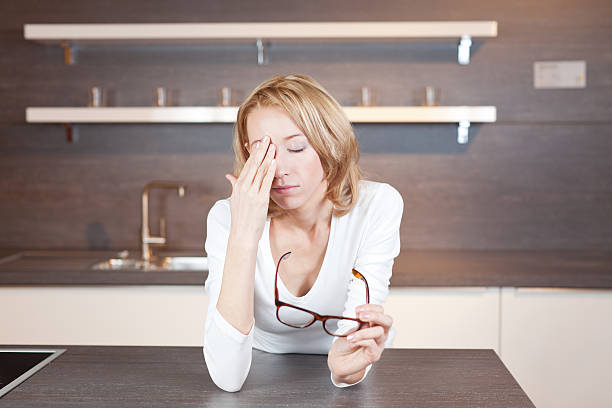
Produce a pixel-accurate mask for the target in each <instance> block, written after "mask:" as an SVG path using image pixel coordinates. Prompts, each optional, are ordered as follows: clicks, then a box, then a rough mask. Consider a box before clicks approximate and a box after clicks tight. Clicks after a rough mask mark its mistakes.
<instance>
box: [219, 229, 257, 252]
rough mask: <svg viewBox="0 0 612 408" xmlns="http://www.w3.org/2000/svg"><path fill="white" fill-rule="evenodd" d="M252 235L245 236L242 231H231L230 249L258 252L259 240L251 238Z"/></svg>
mask: <svg viewBox="0 0 612 408" xmlns="http://www.w3.org/2000/svg"><path fill="white" fill-rule="evenodd" d="M250 235H251V234H244V233H242V232H240V231H234V230H230V234H229V238H228V243H227V245H228V247H231V248H232V249H237V250H239V251H244V252H250V251H255V252H257V247H258V245H259V239H257V238H254V237H252V238H249V236H250Z"/></svg>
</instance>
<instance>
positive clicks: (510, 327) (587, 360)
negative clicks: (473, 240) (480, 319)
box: [501, 288, 612, 408]
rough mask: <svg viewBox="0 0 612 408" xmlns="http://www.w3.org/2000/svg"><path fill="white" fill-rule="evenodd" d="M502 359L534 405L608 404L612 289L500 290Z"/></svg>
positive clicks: (611, 391) (610, 397) (611, 369)
mask: <svg viewBox="0 0 612 408" xmlns="http://www.w3.org/2000/svg"><path fill="white" fill-rule="evenodd" d="M501 305H502V306H501V310H502V331H501V333H502V335H501V340H502V342H501V344H502V346H501V357H502V360H503V361H504V363H505V364H506V366H507V367H508V369H509V370H510V371H511V372H512V374H513V375H514V378H516V379H517V381H518V382H519V384H520V385H521V386H522V387H523V389H524V390H525V392H526V393H527V395H529V397H530V398H531V400H532V401H533V403H534V404H535V405H536V406H537V407H539V408H547V407H550V408H552V407H554V408H564V407H567V408H569V407H572V408H575V407H590V408H594V407H602V408H603V407H606V408H609V407H612V291H596V290H574V289H515V288H503V290H502V303H501Z"/></svg>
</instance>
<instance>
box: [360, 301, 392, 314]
mask: <svg viewBox="0 0 612 408" xmlns="http://www.w3.org/2000/svg"><path fill="white" fill-rule="evenodd" d="M355 312H357V313H360V312H366V313H367V312H372V313H384V312H385V309H384V308H383V307H382V305H377V304H374V303H368V304H365V305H359V306H357V307H356V308H355Z"/></svg>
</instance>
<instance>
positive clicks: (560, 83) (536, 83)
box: [533, 61, 586, 89]
mask: <svg viewBox="0 0 612 408" xmlns="http://www.w3.org/2000/svg"><path fill="white" fill-rule="evenodd" d="M533 87H534V88H535V89H563V88H586V61H536V62H534V63H533Z"/></svg>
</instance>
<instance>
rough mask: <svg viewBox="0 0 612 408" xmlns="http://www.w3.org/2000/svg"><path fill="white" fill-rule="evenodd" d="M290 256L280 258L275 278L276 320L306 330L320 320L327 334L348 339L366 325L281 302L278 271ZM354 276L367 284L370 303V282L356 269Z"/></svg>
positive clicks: (367, 300) (348, 318)
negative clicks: (347, 337)
mask: <svg viewBox="0 0 612 408" xmlns="http://www.w3.org/2000/svg"><path fill="white" fill-rule="evenodd" d="M289 255H291V252H287V253H285V254H283V256H281V257H280V259H279V260H278V264H277V265H276V276H275V277H274V304H275V305H276V318H277V319H278V321H279V322H281V323H282V324H285V325H287V326H290V327H294V328H296V329H304V328H306V327H308V326H310V325H312V324H313V323H314V322H316V321H317V320H318V321H320V322H322V323H323V330H325V332H326V333H327V334H329V335H332V336H337V337H346V336H348V335H349V334H351V333H353V332H356V331H357V330H359V329H360V328H361V327H363V325H365V324H366V323H365V322H362V321H361V320H359V319H355V318H353V317H346V316H325V315H320V314H318V313H315V312H313V311H312V310H308V309H304V308H302V307H299V306H294V305H290V304H289V303H285V302H281V301H280V300H279V299H278V270H279V268H280V264H281V262H282V261H283V260H285V259H287V258H289ZM353 276H354V277H356V278H358V279H361V280H362V281H363V283H364V284H365V292H366V303H370V288H369V287H368V281H367V280H366V278H365V277H364V276H363V275H362V274H361V273H359V271H356V270H355V269H353Z"/></svg>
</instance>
